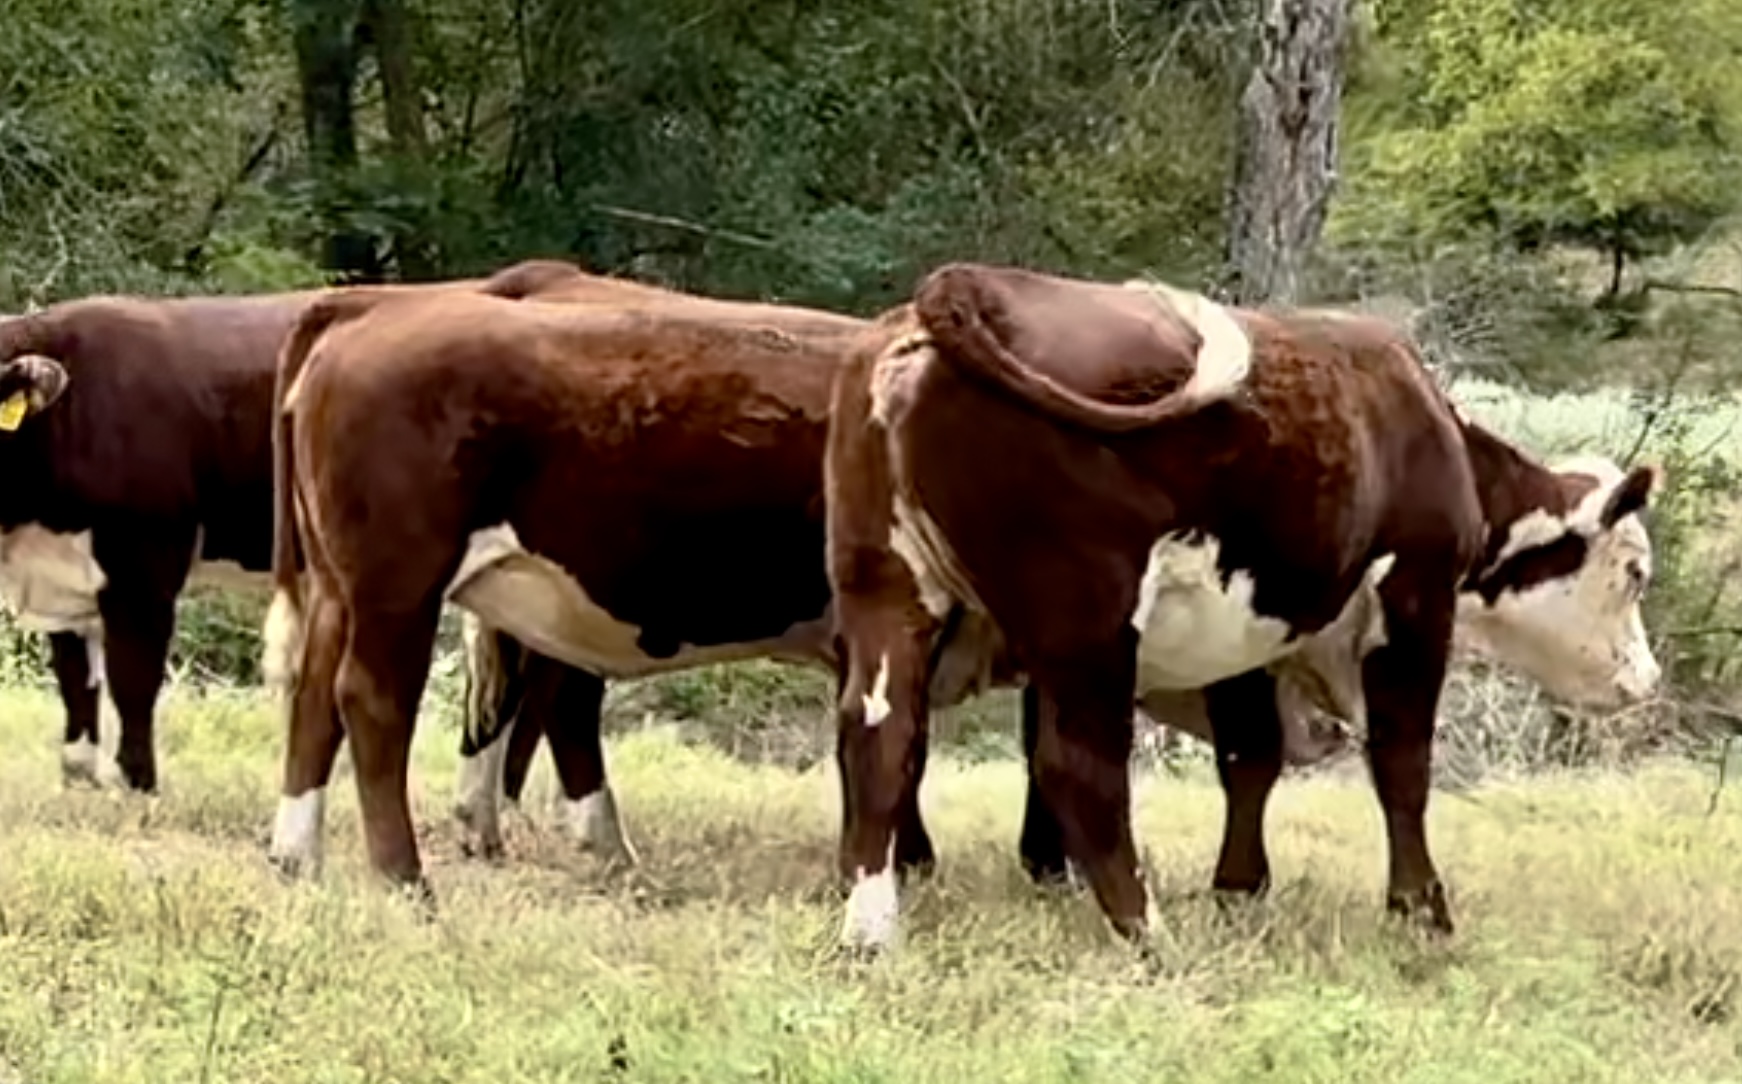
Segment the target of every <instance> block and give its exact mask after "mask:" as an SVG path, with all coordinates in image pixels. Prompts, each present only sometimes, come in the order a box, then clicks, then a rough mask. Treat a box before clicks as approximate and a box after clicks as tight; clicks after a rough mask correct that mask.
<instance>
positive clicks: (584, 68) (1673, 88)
mask: <svg viewBox="0 0 1742 1084" xmlns="http://www.w3.org/2000/svg"><path fill="white" fill-rule="evenodd" d="M1264 10H1265V7H1264V5H1262V4H1261V3H1259V2H1257V0H1093V2H1090V0H828V2H822V0H739V2H725V0H636V2H633V3H631V2H627V0H589V2H586V3H578V2H573V0H7V3H6V4H5V6H4V8H3V9H0V309H4V310H6V311H17V310H20V309H23V308H25V307H26V306H29V305H41V304H47V303H50V302H52V301H55V300H57V299H62V298H67V297H74V296H79V295H84V294H89V293H95V292H110V291H140V292H149V293H190V292H210V291H220V292H245V291H258V290H268V289H277V288H284V287H291V286H300V285H306V284H310V283H318V282H322V281H328V282H331V281H341V280H344V279H360V280H372V279H388V280H404V281H422V280H429V279H434V278H442V277H449V276H458V275H467V274H477V273H485V272H488V271H490V270H493V269H494V268H496V267H499V266H501V265H503V264H505V263H508V262H511V261H513V260H517V259H521V258H525V257H530V256H538V255H546V256H562V257H566V258H570V259H575V260H577V261H579V262H581V263H583V264H585V265H588V266H590V267H592V268H593V269H595V270H599V271H604V272H611V273H617V274H625V275H631V276H635V277H638V278H643V279H647V280H653V281H659V282H663V283H667V284H670V285H674V286H677V287H681V288H686V289H691V290H698V291H704V292H708V293H713V294H717V295H721V296H728V297H745V298H748V297H765V298H777V299H782V300H788V301H794V302H800V303H805V304H812V305H820V306H826V307H831V308H837V309H842V310H845V311H849V312H853V313H858V314H871V313H873V312H875V311H877V310H878V309H880V308H882V307H884V306H887V305H889V304H891V303H893V302H896V301H897V300H899V299H901V298H903V297H904V296H905V295H906V294H907V293H908V292H909V291H910V290H911V288H912V285H913V283H914V281H915V279H916V278H917V276H919V275H920V274H922V273H923V272H924V271H925V270H926V269H928V268H929V267H930V266H932V265H934V264H936V263H938V262H940V261H943V260H947V259H955V258H970V259H980V260H990V261H1006V262H1013V263H1019V264H1024V265H1029V266H1034V267H1040V268H1045V269H1049V270H1054V271H1059V272H1064V273H1071V274H1077V275H1084V276H1093V277H1102V278H1115V277H1122V276H1132V275H1142V274H1148V275H1159V276H1162V277H1165V278H1167V279H1170V280H1173V281H1176V282H1179V283H1182V284H1186V285H1190V286H1194V287H1197V288H1201V289H1208V290H1218V291H1221V290H1227V291H1233V292H1235V293H1238V292H1239V291H1238V282H1237V278H1238V276H1237V275H1236V273H1235V272H1236V270H1237V269H1236V268H1235V267H1234V265H1233V264H1232V263H1231V262H1230V253H1231V251H1232V250H1233V248H1234V246H1233V245H1232V244H1231V242H1230V232H1229V231H1230V222H1231V220H1232V219H1233V218H1234V217H1235V201H1234V200H1233V199H1232V198H1231V193H1232V186H1233V185H1234V183H1235V180H1236V177H1237V175H1238V174H1239V172H1240V170H1239V169H1238V168H1237V161H1238V160H1239V158H1240V151H1241V140H1242V133H1243V132H1245V131H1246V129H1245V128H1244V127H1243V126H1242V124H1241V121H1240V114H1241V98H1242V95H1243V94H1250V93H1251V88H1252V86H1253V82H1252V76H1253V65H1254V61H1255V58H1258V57H1260V56H1262V55H1264V54H1263V49H1264V48H1265V41H1266V39H1265V37H1264V34H1263V32H1262V26H1263V25H1264V18H1263V14H1264ZM1347 19H1348V23H1347V34H1346V37H1345V40H1344V47H1343V49H1342V51H1341V53H1340V55H1337V56H1334V57H1332V60H1333V61H1334V62H1335V67H1334V69H1333V70H1332V71H1331V74H1332V75H1334V76H1336V77H1337V78H1340V79H1341V81H1342V86H1343V89H1342V95H1341V110H1340V117H1336V118H1334V119H1335V128H1336V130H1335V132H1334V135H1335V147H1336V156H1335V173H1334V176H1333V177H1332V178H1331V180H1332V187H1331V188H1330V196H1329V200H1328V203H1326V204H1325V205H1324V206H1323V207H1322V208H1321V210H1322V211H1323V212H1324V216H1323V217H1324V222H1323V236H1322V239H1320V240H1319V242H1318V243H1317V245H1316V247H1314V248H1312V249H1311V252H1310V257H1309V259H1308V261H1307V263H1306V266H1305V268H1304V270H1303V272H1302V274H1301V276H1300V280H1299V286H1298V288H1297V290H1296V294H1297V296H1298V298H1299V299H1300V300H1303V301H1308V302H1315V303H1335V304H1354V305H1360V306H1363V307H1366V308H1370V309H1373V310H1376V311H1380V312H1383V313H1386V314H1388V315H1391V316H1393V317H1395V318H1397V319H1399V320H1401V321H1404V322H1405V323H1406V324H1408V325H1409V326H1410V327H1411V328H1412V329H1413V330H1414V332H1415V333H1416V334H1417V335H1419V336H1420V337H1421V338H1422V340H1423V341H1424V342H1425V343H1426V344H1427V346H1428V347H1429V354H1430V357H1431V359H1432V361H1433V363H1434V364H1435V366H1436V368H1437V369H1438V371H1439V372H1440V373H1441V375H1442V376H1443V377H1444V378H1445V379H1447V380H1448V381H1450V382H1451V383H1452V386H1453V389H1454V393H1455V394H1459V395H1461V396H1466V397H1467V398H1468V399H1469V401H1470V402H1471V404H1472V407H1473V408H1474V409H1476V411H1477V413H1479V414H1483V415H1484V416H1491V417H1494V418H1496V419H1499V420H1497V424H1502V423H1504V424H1503V427H1505V428H1507V431H1508V432H1511V433H1513V434H1514V435H1515V436H1518V437H1519V438H1520V439H1523V440H1525V441H1526V442H1527V443H1530V444H1531V446H1532V447H1534V448H1536V449H1537V450H1538V451H1540V452H1542V453H1543V454H1554V453H1557V452H1565V451H1575V450H1580V449H1582V448H1587V447H1590V448H1600V449H1602V450H1604V451H1605V452H1607V453H1608V454H1610V455H1612V456H1615V457H1618V458H1624V459H1628V460H1633V459H1637V458H1639V457H1641V456H1649V457H1651V458H1654V459H1656V460H1657V461H1660V462H1663V463H1664V464H1665V465H1666V466H1667V467H1668V469H1669V472H1670V478H1671V482H1672V489H1671V491H1670V492H1669V494H1668V495H1667V496H1666V497H1665V499H1664V501H1663V502H1662V504H1661V505H1660V507H1659V509H1658V510H1657V511H1656V512H1655V513H1654V516H1653V519H1652V529H1653V532H1654V536H1655V537H1656V539H1657V544H1658V547H1659V553H1658V565H1659V584H1658V586H1657V588H1656V589H1655V592H1654V596H1653V598H1652V599H1651V604H1650V609H1649V611H1648V620H1649V621H1650V622H1651V625H1652V630H1653V634H1654V637H1655V638H1656V639H1657V641H1658V643H1659V650H1660V654H1661V657H1662V658H1663V661H1664V662H1665V664H1666V666H1667V667H1668V668H1669V672H1670V675H1671V679H1672V691H1673V693H1674V696H1673V698H1672V702H1671V703H1669V704H1667V705H1663V706H1659V708H1658V709H1654V714H1653V720H1654V722H1653V723H1652V725H1651V727H1650V728H1648V729H1649V730H1650V732H1651V733H1652V734H1656V735H1662V734H1665V733H1676V734H1683V733H1686V732H1689V731H1690V730H1695V731H1699V732H1702V733H1709V732H1710V727H1711V725H1712V724H1713V723H1714V722H1717V723H1718V724H1720V728H1721V726H1722V725H1723V724H1725V723H1726V720H1729V719H1731V718H1732V716H1731V714H1730V711H1731V709H1730V706H1729V705H1730V703H1731V696H1732V692H1733V690H1734V689H1735V688H1736V687H1737V685H1736V681H1737V679H1736V675H1735V667H1734V664H1733V663H1732V657H1733V656H1734V655H1735V654H1736V649H1737V640H1738V636H1739V634H1742V593H1739V591H1738V589H1737V587H1736V585H1735V580H1736V576H1735V572H1736V571H1737V569H1738V568H1742V533H1739V532H1738V530H1737V527H1738V526H1742V525H1739V524H1737V523H1736V522H1735V518H1734V508H1735V505H1736V502H1735V500H1734V497H1735V495H1736V494H1737V493H1739V492H1742V480H1739V478H1738V470H1742V437H1739V436H1738V435H1737V434H1736V433H1735V432H1734V430H1733V423H1734V422H1735V421H1736V420H1738V418H1742V413H1739V412H1738V410H1737V407H1736V403H1735V400H1734V397H1733V396H1732V395H1731V393H1730V390H1729V385H1730V381H1731V377H1732V375H1733V373H1735V372H1736V371H1737V370H1738V368H1739V367H1742V357H1738V354H1737V350H1738V346H1737V344H1738V343H1739V342H1742V216H1739V212H1742V63H1738V62H1737V58H1738V56H1742V4H1738V3H1736V2H1735V0H1678V2H1676V3H1673V4H1671V3H1664V2H1663V0H1357V2H1356V3H1354V4H1353V6H1352V8H1351V9H1350V10H1349V11H1348V15H1347ZM1259 85H1260V86H1263V85H1265V84H1259ZM1268 86H1269V88H1270V90H1271V91H1273V92H1274V93H1276V94H1278V95H1282V96H1283V97H1285V98H1286V95H1287V94H1288V92H1289V91H1290V89H1291V88H1290V87H1288V86H1284V85H1281V84H1277V83H1275V82H1274V81H1273V82H1272V83H1271V84H1268ZM1248 149H1250V148H1248ZM1460 389H1463V390H1460ZM1551 393H1568V394H1571V393H1578V395H1580V396H1583V397H1582V398H1569V397H1567V396H1565V395H1563V396H1562V397H1561V398H1556V399H1545V398H1543V396H1546V395H1549V394H1551ZM257 610H258V607H256V606H255V604H254V603H253V602H252V601H250V600H234V599H222V598H212V599H203V600H195V601H192V602H190V603H189V604H187V605H184V608H183V629H182V636H181V642H180V645H179V647H178V652H177V657H176V666H177V668H178V674H179V675H180V676H181V677H183V678H188V679H193V680H198V681H213V680H218V681H237V682H244V681H249V680H252V679H253V677H254V676H255V670H254V667H255V658H254V654H255V651H256V641H255V639H254V628H255V625H254V622H255V620H256V617H257ZM10 643H11V648H10V654H9V656H8V658H9V660H10V662H9V665H11V666H12V667H13V669H14V676H15V677H17V678H19V679H27V680H31V681H42V680H46V671H45V670H44V669H43V668H42V667H41V665H40V662H41V657H42V656H41V645H40V644H38V643H37V642H36V641H35V640H34V639H32V638H29V637H24V636H22V635H19V634H16V633H14V634H12V636H11V640H10ZM451 663H452V660H451V659H448V660H447V661H446V662H445V663H444V664H443V665H444V666H447V667H448V672H451V669H452V667H451ZM1459 680H1460V681H1464V678H1463V677H1460V679H1459ZM698 683H699V684H698ZM825 684H826V683H820V682H819V683H818V684H816V685H815V687H812V686H811V685H809V684H805V683H804V682H802V681H799V682H798V683H797V684H793V683H792V682H789V681H787V680H786V679H785V678H780V677H776V676H774V675H773V672H772V671H770V670H767V669H757V668H748V669H743V668H740V669H738V670H735V671H732V673H731V674H728V675H726V676H720V675H713V676H697V675H688V676H679V677H678V678H674V679H672V680H669V681H666V682H663V683H651V684H649V685H648V686H647V689H643V690H640V691H638V692H631V693H628V694H625V695H629V696H631V697H633V696H641V697H643V698H645V697H653V698H654V701H655V706H656V707H658V708H659V709H660V710H663V711H666V712H668V713H674V714H677V715H680V716H681V715H684V714H685V713H686V712H687V713H689V714H698V713H705V712H706V711H707V710H709V709H707V708H705V707H704V706H703V701H704V700H706V699H707V698H708V697H709V696H713V697H716V698H718V697H720V696H724V700H725V702H727V703H728V704H729V705H730V706H731V707H732V710H733V711H735V712H736V715H735V716H734V718H735V719H736V720H737V721H738V730H739V731H740V732H741V731H742V730H743V726H742V725H741V724H742V720H743V719H744V718H745V715H746V711H749V713H750V714H751V715H753V716H754V717H755V718H757V719H760V720H763V721H766V720H768V719H771V718H776V717H780V715H781V712H782V711H787V712H788V713H789V714H790V715H791V716H792V717H794V718H800V717H802V719H803V720H804V726H805V728H806V730H807V732H810V731H815V732H816V733H817V734H819V735H821V734H822V731H823V730H824V729H826V728H824V727H822V724H821V718H822V716H821V715H820V714H819V713H820V711H821V706H822V705H823V704H826V688H825ZM439 686H440V683H439V682H438V690H439ZM1495 688H1499V687H1498V686H1492V685H1486V684H1478V685H1474V686H1473V685H1469V684H1467V683H1466V684H1461V685H1458V686H1457V687H1456V688H1454V689H1453V690H1452V693H1451V694H1450V695H1449V699H1448V710H1450V711H1454V712H1455V711H1459V710H1465V709H1469V708H1470V705H1471V704H1488V705H1489V707H1488V708H1487V709H1484V710H1487V711H1489V713H1490V715H1492V716H1494V717H1496V718H1503V719H1504V720H1505V721H1507V722H1508V725H1510V723H1511V722H1512V721H1515V720H1516V718H1518V717H1519V713H1521V712H1525V711H1526V708H1527V707H1529V705H1528V704H1525V701H1529V699H1530V698H1529V696H1528V695H1527V694H1525V693H1522V692H1519V691H1518V690H1517V689H1515V688H1511V687H1506V688H1507V689H1510V691H1505V692H1503V693H1498V692H1494V691H1493V690H1494V689H1495ZM648 689H651V690H652V691H647V690H648ZM704 694H706V695H704ZM614 695H615V694H614ZM1521 697H1522V698H1523V699H1520V698H1521ZM636 703H637V705H644V704H645V700H643V701H638V702H636ZM1530 703H1532V704H1534V703H1535V702H1534V701H1530ZM1521 704H1525V706H1524V707H1521V706H1520V705H1521ZM1460 705H1462V707H1460ZM1496 705H1498V706H1496ZM619 707H620V708H622V705H621V704H620V705H619ZM752 708H753V709H754V710H750V709H752ZM627 710H629V709H622V710H621V711H620V712H619V714H620V715H622V714H623V711H627ZM634 710H637V711H638V710H640V707H639V706H637V707H635V708H634ZM1470 710H1474V709H1470ZM1530 710H1533V711H1536V712H1537V716H1533V718H1534V717H1540V719H1541V720H1542V721H1541V726H1540V727H1539V728H1538V730H1535V731H1532V732H1531V733H1532V735H1533V736H1532V737H1530V739H1529V741H1530V742H1538V743H1539V744H1542V745H1543V747H1544V748H1547V747H1548V746H1549V745H1555V744H1556V743H1559V744H1558V745H1557V748H1562V749H1563V752H1562V754H1559V755H1563V756H1569V757H1570V756H1572V755H1574V754H1572V753H1567V752H1565V750H1566V749H1571V748H1574V747H1575V746H1576V747H1578V748H1585V747H1586V746H1587V745H1589V742H1588V741H1587V740H1586V738H1576V739H1575V738H1569V737H1567V735H1568V734H1573V733H1575V732H1577V733H1584V734H1586V735H1587V737H1588V733H1589V732H1588V731H1577V728H1576V727H1573V724H1572V723H1570V722H1569V721H1568V718H1567V717H1566V716H1564V715H1563V714H1561V713H1557V712H1551V711H1549V709H1547V708H1546V707H1543V706H1542V705H1540V704H1536V706H1535V707H1534V708H1530ZM624 717H627V716H624ZM1007 723H1008V720H1007V719H1003V718H1000V721H999V730H1000V731H1001V732H1002V731H1008V730H1009V727H1008V725H1007ZM1604 726H1605V727H1606V728H1607V729H1604V730H1603V731H1602V733H1604V734H1608V735H1613V734H1615V733H1617V731H1616V729H1615V726H1614V724H1613V721H1612V720H1611V721H1608V722H1606V723H1605V724H1604ZM1569 727H1571V728H1572V729H1569ZM1700 728H1706V729H1704V730H1701V729H1700ZM1503 729H1504V728H1503ZM1539 739H1540V742H1539ZM734 740H735V741H736V740H739V739H734ZM819 740H820V739H819ZM1483 740H1488V739H1483ZM1522 740H1523V739H1520V738H1519V737H1518V734H1517V732H1516V728H1515V727H1514V728H1513V729H1511V730H1506V732H1505V734H1504V735H1502V736H1500V737H1495V738H1494V739H1493V741H1496V742H1498V741H1508V742H1517V741H1522ZM1630 740H1631V739H1630ZM1490 744H1492V743H1490Z"/></svg>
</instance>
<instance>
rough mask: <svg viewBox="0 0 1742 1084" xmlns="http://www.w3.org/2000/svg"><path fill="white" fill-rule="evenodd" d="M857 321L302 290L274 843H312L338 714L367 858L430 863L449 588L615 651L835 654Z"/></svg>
mask: <svg viewBox="0 0 1742 1084" xmlns="http://www.w3.org/2000/svg"><path fill="white" fill-rule="evenodd" d="M862 326H863V325H862V324H861V323H860V322H859V321H856V320H852V319H849V318H846V317H839V316H833V315H829V314H825V313H819V312H809V311H805V310H798V309H787V308H781V307H776V306H763V305H751V304H735V303H727V302H715V301H709V300H706V299H701V298H687V297H676V296H673V297H670V298H668V299H667V300H666V301H664V302H661V303H657V304H656V303H649V304H647V305H645V306H631V305H621V306H597V307H588V306H577V305H568V304H562V305H552V304H543V303H538V302H531V301H527V302H515V303H513V304H509V303H505V302H502V301H500V300H497V299H495V298H489V297H483V296H466V297H452V298H444V299H442V300H440V301H439V302H434V301H431V302H430V303H419V301H418V300H416V299H413V298H410V297H380V296H377V295H375V294H373V293H371V292H369V291H367V290H360V291H349V292H344V293H339V294H335V295H333V296H332V297H329V298H327V299H323V300H322V301H319V302H316V303H315V304H314V305H312V306H310V308H309V310H308V313H307V315H306V316H305V318H304V319H303V321H302V322H301V324H300V325H299V327H298V329H297V331H296V332H295V333H294V335H293V336H292V337H291V339H290V340H289V341H288V342H287V344H286V347H285V351H284V357H283V360H282V363H281V368H282V370H283V371H282V374H281V382H282V388H283V391H284V399H283V402H284V407H283V410H284V413H283V418H282V423H281V428H280V432H279V435H278V438H277V439H278V441H279V444H280V447H281V448H283V449H284V451H285V453H286V454H285V455H284V456H283V467H282V473H281V475H280V485H281V489H280V497H281V500H283V501H285V502H286V504H285V507H283V508H281V510H280V517H279V524H280V544H279V551H278V556H277V558H276V560H275V568H276V570H277V575H278V580H279V587H280V591H281V598H283V599H284V600H285V601H284V603H283V605H282V607H281V608H282V610H283V611H284V612H287V613H290V614H294V615H296V616H297V618H298V621H297V622H296V627H299V628H300V629H301V630H302V635H301V646H300V650H299V652H298V655H299V666H298V674H297V680H296V684H295V694H294V706H293V721H292V739H291V744H290V746H289V748H288V749H287V751H286V766H285V772H286V774H285V779H286V784H285V791H284V797H283V799H282V800H281V812H282V815H281V817H280V825H281V826H283V825H287V824H288V825H292V826H293V827H294V831H286V832H283V833H275V839H274V847H273V853H274V860H275V861H277V862H278V863H279V864H280V865H281V866H282V867H284V868H286V869H290V870H296V869H300V868H303V867H304V866H305V865H309V864H312V863H311V862H309V861H308V860H309V859H311V858H315V859H318V839H319V821H320V811H321V809H322V801H323V799H322V794H323V788H324V786H325V783H326V780H327V778H328V776H329V773H330V767H331V763H332V758H333V754H334V753H335V751H336V749H337V745H338V742H339V740H340V737H341V734H342V735H343V736H344V737H346V738H348V739H349V740H350V741H351V742H352V759H353V763H354V764H355V766H356V777H357V785H358V788H359V795H360V796H361V798H362V811H363V815H364V823H365V828H366V834H367V839H368V845H369V853H370V856H371V859H372V860H373V862H374V864H375V865H376V866H377V867H378V868H379V869H381V870H383V871H384V872H387V873H389V874H391V875H394V876H396V877H398V878H401V879H404V880H413V881H415V880H421V867H420V863H419V859H418V855H417V850H416V845H415V842H414V840H413V837H412V832H411V823H410V817H409V812H408V810H407V807H406V794H405V781H406V778H405V770H406V755H407V750H408V747H409V740H410V735H411V728H412V722H413V719H412V715H413V712H414V710H415V707H416V705H417V702H418V698H419V696H420V694H421V691H422V688H423V684H424V681H425V678H426V676H427V672H428V666H429V651H430V646H431V642H432V637H433V635H434V632H435V620H436V616H437V614H438V613H439V610H440V608H441V605H442V603H443V601H444V600H445V599H451V600H452V601H453V602H455V603H457V604H458V605H459V606H461V607H462V608H464V609H468V610H471V611H472V612H474V613H476V614H477V615H478V616H479V617H480V618H482V620H483V622H484V623H485V624H486V625H488V626H490V627H492V628H495V629H500V630H502V631H503V632H505V633H507V634H509V635H511V636H513V637H514V638H515V639H516V640H518V641H520V642H521V643H523V644H525V645H526V646H527V647H528V648H530V649H532V650H533V651H536V652H537V653H538V654H539V655H541V656H543V657H545V658H548V659H554V660H556V661H559V662H562V663H566V664H568V665H570V666H574V667H578V668H581V669H584V670H586V671H589V672H590V673H591V674H593V675H597V676H599V677H605V678H612V677H626V676H636V675H641V674H649V673H654V672H657V671H660V670H666V669H673V668H676V667H681V666H693V665H698V664H703V663H708V662H714V661H723V660H728V659H735V658H745V657H751V656H768V657H775V658H787V659H792V660H796V661H815V660H820V661H822V662H823V663H824V664H830V663H831V662H832V635H831V634H832V630H831V628H830V625H829V621H828V618H827V605H828V596H829V589H828V581H827V578H826V576H825V574H824V570H823V565H822V562H821V561H820V560H819V559H818V555H819V554H821V552H822V547H823V541H824V535H823V512H822V506H821V505H822V502H821V481H822V479H821V472H820V469H819V465H820V463H821V462H822V448H823V441H824V437H825V432H826V428H827V403H828V389H829V385H830V383H831V381H832V379H833V376H834V372H835V365H836V359H838V358H839V357H841V356H842V349H841V346H840V344H841V343H843V342H844V341H845V340H846V338H847V337H849V336H851V335H854V334H856V333H858V332H859V331H860V330H861V329H862ZM291 502H294V504H292V503H291ZM299 550H300V554H299V552H298V551H299ZM304 561H306V564H307V568H308V573H309V574H308V576H307V577H306V583H305V582H303V578H301V577H299V576H298V575H296V574H295V573H296V569H297V568H298V567H299V566H300V565H301V564H302V563H303V562H304ZM275 605H277V604H276V603H275ZM287 627H289V626H287ZM335 704H336V705H337V706H338V707H339V708H340V709H342V710H343V712H344V724H345V725H344V730H343V731H342V732H341V730H340V729H339V725H338V720H337V718H336V717H335V715H334V714H333V712H334V708H335ZM549 729H550V728H547V730H549Z"/></svg>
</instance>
